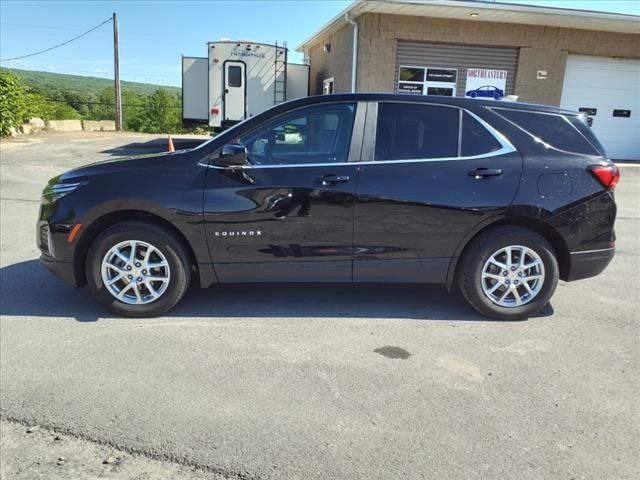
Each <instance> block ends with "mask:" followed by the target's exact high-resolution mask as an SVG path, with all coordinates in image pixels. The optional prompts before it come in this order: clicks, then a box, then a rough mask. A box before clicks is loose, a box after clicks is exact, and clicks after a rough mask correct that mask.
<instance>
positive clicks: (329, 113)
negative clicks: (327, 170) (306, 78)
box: [239, 103, 356, 165]
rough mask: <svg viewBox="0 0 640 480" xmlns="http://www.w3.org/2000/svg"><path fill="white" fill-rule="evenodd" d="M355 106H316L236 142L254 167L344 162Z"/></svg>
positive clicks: (349, 141) (285, 115) (253, 132)
mask: <svg viewBox="0 0 640 480" xmlns="http://www.w3.org/2000/svg"><path fill="white" fill-rule="evenodd" d="M355 111H356V105H355V104H353V103H348V104H347V103H339V104H334V105H317V106H312V107H307V108H302V109H299V110H295V111H293V112H289V113H286V114H284V115H282V116H280V117H278V118H277V119H276V120H274V121H271V122H269V123H268V124H267V125H265V126H260V127H258V128H256V129H255V130H252V131H250V132H248V133H246V134H245V135H243V136H241V137H240V138H239V143H241V144H242V145H244V146H245V147H246V148H247V152H248V156H249V161H250V162H251V163H252V164H254V165H300V164H309V163H338V162H346V161H347V158H348V156H349V145H350V143H351V131H352V130H353V120H354V117H355Z"/></svg>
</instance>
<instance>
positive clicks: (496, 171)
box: [469, 167, 502, 179]
mask: <svg viewBox="0 0 640 480" xmlns="http://www.w3.org/2000/svg"><path fill="white" fill-rule="evenodd" d="M498 175H502V169H501V168H484V167H482V168H476V169H475V170H471V171H470V172H469V176H470V177H474V178H477V179H480V178H485V177H497V176H498Z"/></svg>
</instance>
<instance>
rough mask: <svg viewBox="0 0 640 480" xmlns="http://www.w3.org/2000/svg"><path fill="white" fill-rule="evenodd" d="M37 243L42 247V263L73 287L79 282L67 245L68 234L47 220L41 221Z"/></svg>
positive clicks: (77, 285)
mask: <svg viewBox="0 0 640 480" xmlns="http://www.w3.org/2000/svg"><path fill="white" fill-rule="evenodd" d="M37 232H38V233H37V243H38V248H39V249H40V253H41V255H40V263H42V265H43V266H44V267H45V268H46V269H47V270H49V271H50V272H52V273H53V274H54V275H56V276H57V277H59V278H61V279H62V280H64V281H65V282H67V283H68V284H69V285H72V286H73V287H76V288H78V287H80V286H81V285H79V284H78V282H77V279H76V275H75V270H74V265H73V262H72V261H71V260H72V258H73V256H72V255H70V252H69V250H68V249H69V247H68V245H66V243H67V242H66V240H65V237H66V234H65V233H64V232H60V231H59V229H58V228H51V226H50V225H49V224H48V223H47V222H43V221H40V222H38V226H37Z"/></svg>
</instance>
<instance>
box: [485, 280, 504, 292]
mask: <svg viewBox="0 0 640 480" xmlns="http://www.w3.org/2000/svg"><path fill="white" fill-rule="evenodd" d="M503 285H504V282H496V283H495V285H494V286H493V287H491V288H490V289H489V290H487V293H488V294H492V293H493V292H495V291H496V290H498V289H499V288H500V287H502V286H503Z"/></svg>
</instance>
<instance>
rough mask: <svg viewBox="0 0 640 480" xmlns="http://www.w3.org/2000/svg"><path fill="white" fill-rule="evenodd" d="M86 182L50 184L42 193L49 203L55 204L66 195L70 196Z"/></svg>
mask: <svg viewBox="0 0 640 480" xmlns="http://www.w3.org/2000/svg"><path fill="white" fill-rule="evenodd" d="M85 183H86V182H79V183H50V184H49V185H47V186H46V187H44V190H43V192H42V196H43V197H44V198H45V199H46V200H47V201H48V202H55V201H56V200H59V199H61V198H62V197H64V196H65V195H69V194H70V193H71V192H73V191H74V190H75V189H76V188H78V187H79V186H81V185H84V184H85Z"/></svg>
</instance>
